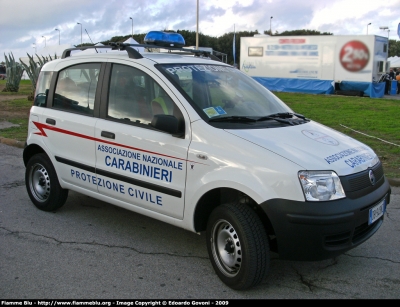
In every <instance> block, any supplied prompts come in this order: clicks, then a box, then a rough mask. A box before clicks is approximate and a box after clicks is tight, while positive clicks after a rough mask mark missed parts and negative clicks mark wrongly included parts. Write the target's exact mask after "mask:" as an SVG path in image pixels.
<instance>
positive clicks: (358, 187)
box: [340, 162, 385, 199]
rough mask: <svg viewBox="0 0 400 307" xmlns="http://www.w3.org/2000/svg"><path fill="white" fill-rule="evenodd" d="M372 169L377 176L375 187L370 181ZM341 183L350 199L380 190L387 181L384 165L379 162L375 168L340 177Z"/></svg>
mask: <svg viewBox="0 0 400 307" xmlns="http://www.w3.org/2000/svg"><path fill="white" fill-rule="evenodd" d="M371 169H372V171H373V172H374V175H375V184H374V185H372V184H371V181H370V180H369V171H370V170H371ZM340 181H341V183H342V186H343V189H344V191H345V193H346V196H347V197H348V198H350V199H355V198H359V197H362V196H364V195H367V194H369V193H371V192H372V191H374V190H376V189H377V188H379V187H380V186H381V185H382V184H383V183H384V181H385V177H384V174H383V167H382V163H381V162H379V163H378V164H377V165H375V166H374V167H372V168H368V169H367V170H365V171H362V172H359V173H357V174H352V175H349V176H342V177H340Z"/></svg>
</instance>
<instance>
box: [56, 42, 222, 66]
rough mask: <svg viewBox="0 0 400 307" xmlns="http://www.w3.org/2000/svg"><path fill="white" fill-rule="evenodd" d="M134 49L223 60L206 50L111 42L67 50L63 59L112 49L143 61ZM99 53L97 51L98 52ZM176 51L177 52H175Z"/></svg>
mask: <svg viewBox="0 0 400 307" xmlns="http://www.w3.org/2000/svg"><path fill="white" fill-rule="evenodd" d="M134 47H143V48H146V49H167V50H169V53H174V54H182V52H183V53H186V54H194V56H196V57H200V56H203V57H208V58H210V59H212V60H215V61H219V62H221V59H219V58H218V57H216V56H215V55H213V54H212V53H211V52H210V51H206V50H198V49H187V48H180V47H170V46H159V45H148V44H128V43H114V42H111V43H109V45H105V46H82V47H76V48H68V49H65V50H64V52H63V54H62V56H61V58H62V59H65V58H68V57H70V56H71V51H74V50H81V51H84V50H87V49H105V48H107V49H111V50H126V52H127V53H128V56H129V58H131V59H141V58H143V55H142V54H141V53H140V52H139V51H137V50H136V49H135V48H134ZM96 51H97V50H96ZM173 51H176V52H173Z"/></svg>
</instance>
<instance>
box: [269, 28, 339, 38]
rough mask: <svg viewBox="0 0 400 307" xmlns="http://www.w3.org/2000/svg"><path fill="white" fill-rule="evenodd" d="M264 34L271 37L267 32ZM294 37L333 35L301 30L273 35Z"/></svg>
mask: <svg viewBox="0 0 400 307" xmlns="http://www.w3.org/2000/svg"><path fill="white" fill-rule="evenodd" d="M266 32H268V33H266ZM264 33H265V34H270V35H271V33H269V31H264ZM296 35H297V36H299V35H333V33H330V32H320V31H315V30H307V29H301V30H292V31H283V32H282V33H278V32H276V33H275V34H274V36H296Z"/></svg>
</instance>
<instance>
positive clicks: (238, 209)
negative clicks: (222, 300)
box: [206, 204, 270, 290]
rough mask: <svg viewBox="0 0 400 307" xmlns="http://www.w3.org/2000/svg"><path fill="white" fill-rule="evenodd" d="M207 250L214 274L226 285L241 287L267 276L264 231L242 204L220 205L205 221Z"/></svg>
mask: <svg viewBox="0 0 400 307" xmlns="http://www.w3.org/2000/svg"><path fill="white" fill-rule="evenodd" d="M206 239H207V250H208V254H209V257H210V260H211V263H212V265H213V267H214V270H215V272H216V273H217V275H218V277H219V278H220V279H221V280H222V281H223V282H224V283H225V284H226V285H227V286H229V287H230V288H232V289H235V290H245V289H248V288H251V287H254V286H256V285H258V284H259V283H261V282H262V281H263V280H264V278H265V277H266V276H267V274H268V271H269V264H270V250H269V243H268V238H267V234H266V231H265V229H264V227H263V225H262V223H261V220H260V219H259V217H258V216H257V215H256V213H255V212H254V211H253V210H252V209H251V208H249V207H248V206H246V205H242V204H223V205H221V206H218V207H217V208H215V209H214V211H213V212H212V213H211V215H210V217H209V219H208V224H207V234H206Z"/></svg>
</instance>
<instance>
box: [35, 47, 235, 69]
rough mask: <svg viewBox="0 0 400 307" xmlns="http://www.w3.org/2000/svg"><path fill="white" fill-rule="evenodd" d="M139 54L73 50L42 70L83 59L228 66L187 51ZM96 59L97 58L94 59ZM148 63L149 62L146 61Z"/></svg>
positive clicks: (115, 51) (48, 63)
mask: <svg viewBox="0 0 400 307" xmlns="http://www.w3.org/2000/svg"><path fill="white" fill-rule="evenodd" d="M141 55H142V56H143V58H140V59H133V58H130V57H129V56H128V53H127V52H126V51H124V50H121V51H119V50H110V51H108V52H102V53H84V52H75V53H73V54H72V55H71V56H69V57H66V58H64V59H55V60H53V61H50V62H47V63H46V64H45V65H44V66H43V68H42V70H45V71H52V70H57V68H56V67H57V66H58V64H60V63H61V62H66V61H67V62H69V63H70V65H73V64H74V63H77V64H78V63H83V62H85V61H89V62H93V61H108V60H111V59H116V60H121V59H125V60H130V61H132V62H136V63H143V64H145V62H147V61H146V60H149V61H152V62H153V63H157V64H175V63H176V64H178V63H179V64H202V65H206V64H207V65H224V66H230V65H228V64H225V63H223V62H220V61H216V60H213V59H210V58H208V57H202V56H194V55H193V54H188V53H182V54H178V53H172V52H142V53H141ZM96 59H97V60H96ZM147 63H148V64H150V63H149V62H147Z"/></svg>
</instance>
